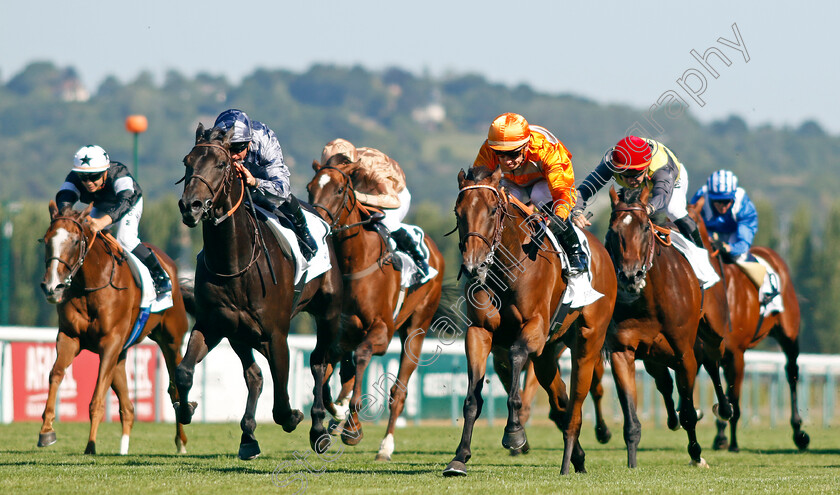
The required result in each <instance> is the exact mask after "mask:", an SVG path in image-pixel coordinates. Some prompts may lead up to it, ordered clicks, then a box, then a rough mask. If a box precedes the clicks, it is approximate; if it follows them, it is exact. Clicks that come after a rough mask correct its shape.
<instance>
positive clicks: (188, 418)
mask: <svg viewBox="0 0 840 495" xmlns="http://www.w3.org/2000/svg"><path fill="white" fill-rule="evenodd" d="M172 407H174V408H175V416H177V418H176V419H177V420H178V422H179V423H181V424H182V425H188V424H190V423H192V417H193V414H194V413H195V408H197V407H198V402H192V401H190V402H187V403H186V405H184V406H183V407H181V403H180V402H173V403H172Z"/></svg>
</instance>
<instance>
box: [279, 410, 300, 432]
mask: <svg viewBox="0 0 840 495" xmlns="http://www.w3.org/2000/svg"><path fill="white" fill-rule="evenodd" d="M301 421H303V413H302V412H300V411H298V410H297V409H292V411H291V412H290V413H289V417H288V418H286V419H284V420H283V421H278V423H279V424H280V426H282V427H283V431H285V432H286V433H291V432H293V431H295V428H297V425H299V424H300V422H301Z"/></svg>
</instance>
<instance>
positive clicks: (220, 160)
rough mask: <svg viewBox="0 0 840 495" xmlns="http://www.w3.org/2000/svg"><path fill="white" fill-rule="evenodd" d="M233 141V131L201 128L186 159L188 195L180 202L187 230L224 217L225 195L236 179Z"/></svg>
mask: <svg viewBox="0 0 840 495" xmlns="http://www.w3.org/2000/svg"><path fill="white" fill-rule="evenodd" d="M231 137H233V127H231V128H230V129H229V130H228V131H227V132H224V131H222V130H221V129H217V128H212V129H205V128H204V125H203V124H198V128H197V129H196V131H195V146H194V147H193V149H192V150H191V151H190V152H189V153H188V154H187V156H185V157H184V166H185V167H186V169H187V170H186V173H185V175H184V193H183V194H182V195H181V199H180V200H179V201H178V208H179V209H180V210H181V220H182V221H183V222H184V225H186V226H187V227H195V226H196V225H198V222H199V220H209V219H211V218H218V217H220V216H221V215H222V212H223V207H224V204H222V203H223V200H222V196H224V194H222V193H223V192H224V191H225V190H229V189H230V182H231V180H232V178H233V176H234V173H233V163H232V161H231V158H230V139H231ZM193 179H196V180H193ZM220 200H222V201H220Z"/></svg>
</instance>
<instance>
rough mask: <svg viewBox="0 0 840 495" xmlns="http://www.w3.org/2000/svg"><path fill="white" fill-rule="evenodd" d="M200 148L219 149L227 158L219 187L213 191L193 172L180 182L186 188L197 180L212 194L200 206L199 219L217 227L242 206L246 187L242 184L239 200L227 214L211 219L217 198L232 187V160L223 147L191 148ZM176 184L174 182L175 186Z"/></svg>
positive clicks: (210, 185)
mask: <svg viewBox="0 0 840 495" xmlns="http://www.w3.org/2000/svg"><path fill="white" fill-rule="evenodd" d="M201 147H206V148H217V149H220V150H222V152H223V153H224V154H225V156H226V157H227V159H226V160H225V163H226V165H227V166H226V167H225V173H224V175H223V176H222V181H221V183H220V184H219V187H218V188H217V189H214V188H213V185H212V184H210V181H208V180H207V179H205V178H204V177H202V176H200V175H198V174H196V173H194V172H193V173H192V174H191V175H190V176H189V177H187V176H186V174H184V178H183V179H181V180H185V181H186V182H185V183H184V187H186V186H187V184H189V182H190V181H191V180H193V179H198V180H199V181H201V182H202V183H203V184H204V185H205V186H207V189H209V190H210V193H212V194H213V197H212V198H211V199H210V200H209V201H205V202H204V204H203V205H202V206H201V218H202V220H205V221H207V220H213V224H214V225H219V224H220V223H222V222H224V221H225V220H227V218H228V217H230V216H231V215H232V214H233V212H235V211H236V209H237V208H239V205H241V204H242V198H243V197H244V195H245V187H246V185H245V184H244V183H243V184H242V187H241V188H240V191H239V200H238V201H237V202H236V204H235V205H233V206H232V207H231V209H230V210H228V212H227V213H225V214H224V215H222V216H220V217H219V218H214V217H213V209H214V208H215V207H216V202H217V201H218V200H219V198H221V197H222V193H227V192H228V191H229V190H230V187H231V186H232V185H233V158H231V156H230V150H228V149H227V148H225V147H224V146H222V145H220V144H216V143H198V144H196V145H195V146H194V147H193V149H195V148H201ZM185 165H186V164H185ZM239 180H240V182H244V179H243V178H242V176H241V175H240V177H239ZM178 182H181V181H178ZM178 182H176V184H177V183H178Z"/></svg>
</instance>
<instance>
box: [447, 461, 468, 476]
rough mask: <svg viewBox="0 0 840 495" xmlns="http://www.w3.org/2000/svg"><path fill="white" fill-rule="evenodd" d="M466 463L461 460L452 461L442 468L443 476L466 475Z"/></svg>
mask: <svg viewBox="0 0 840 495" xmlns="http://www.w3.org/2000/svg"><path fill="white" fill-rule="evenodd" d="M466 475H467V465H466V464H464V463H463V462H461V461H452V462H450V463H449V464H448V465H447V466H446V469H444V470H443V476H445V477H447V478H449V477H451V476H466Z"/></svg>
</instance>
